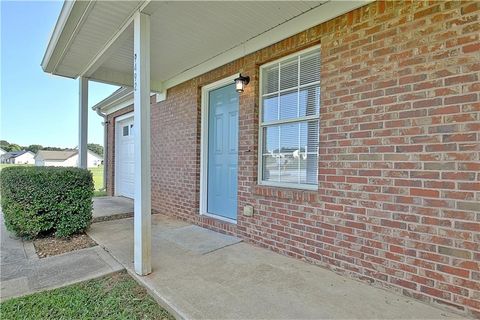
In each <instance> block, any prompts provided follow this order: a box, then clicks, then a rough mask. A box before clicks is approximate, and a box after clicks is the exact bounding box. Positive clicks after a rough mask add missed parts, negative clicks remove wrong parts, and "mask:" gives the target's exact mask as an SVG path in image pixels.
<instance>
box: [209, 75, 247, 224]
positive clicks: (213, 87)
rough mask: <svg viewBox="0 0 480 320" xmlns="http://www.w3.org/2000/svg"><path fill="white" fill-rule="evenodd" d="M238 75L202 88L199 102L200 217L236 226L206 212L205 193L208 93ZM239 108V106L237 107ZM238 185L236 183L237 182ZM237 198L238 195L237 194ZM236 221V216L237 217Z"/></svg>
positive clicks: (231, 80) (229, 82)
mask: <svg viewBox="0 0 480 320" xmlns="http://www.w3.org/2000/svg"><path fill="white" fill-rule="evenodd" d="M239 75H240V74H239V73H236V74H234V75H232V76H230V77H227V78H224V79H221V80H219V81H216V82H213V83H210V84H208V85H205V86H203V87H202V100H201V120H200V121H201V135H200V136H201V138H200V208H199V212H200V215H204V216H207V217H210V218H215V219H218V220H222V221H226V222H229V223H233V224H236V223H237V220H233V219H228V218H225V217H221V216H217V215H213V214H211V213H208V212H207V192H208V104H209V101H208V93H209V92H210V91H212V90H214V89H218V88H221V87H223V86H225V85H229V84H232V83H233V80H234V79H235V78H237V77H238V76H239ZM239 107H240V105H239ZM237 183H238V182H237ZM237 197H238V194H237ZM237 219H238V215H237Z"/></svg>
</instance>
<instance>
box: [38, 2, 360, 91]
mask: <svg viewBox="0 0 480 320" xmlns="http://www.w3.org/2000/svg"><path fill="white" fill-rule="evenodd" d="M366 2H369V1H368V0H367V1H361V0H358V1H341V2H332V1H273V2H262V1H248V2H233V1H232V2H213V1H200V2H194V1H188V2H183V1H179V2H162V1H158V2H157V1H152V2H149V1H96V2H84V1H74V2H65V4H64V7H63V8H62V12H61V14H60V17H59V20H58V22H57V25H56V27H55V30H54V33H53V35H52V38H51V40H50V43H49V45H48V48H47V50H46V53H45V56H44V59H43V61H42V67H43V69H44V71H45V72H48V73H52V74H56V75H60V76H64V77H70V78H76V77H78V76H84V77H88V78H90V79H91V80H96V81H100V82H107V83H112V84H118V85H123V86H131V84H132V79H133V72H132V70H133V23H132V16H133V14H134V13H135V12H136V11H138V10H139V11H141V12H144V13H148V14H150V16H151V56H152V59H151V71H150V72H151V83H152V91H163V89H165V88H168V87H171V86H173V85H175V84H178V83H180V82H182V81H184V80H187V79H189V78H191V77H194V76H196V75H198V74H200V73H203V72H206V71H208V69H213V68H215V67H217V66H220V65H222V64H224V63H228V62H230V61H233V60H234V59H237V58H239V57H241V56H243V55H245V54H248V53H251V52H253V51H255V50H258V49H260V48H262V47H265V46H268V45H270V44H273V43H275V42H277V41H279V40H281V39H283V38H286V37H288V36H290V35H293V34H295V33H297V32H300V31H302V30H304V29H307V28H309V27H311V26H313V25H315V24H318V23H321V22H322V20H323V21H325V20H328V19H331V18H333V17H335V16H337V15H339V14H342V13H345V12H347V11H350V10H352V9H354V8H356V7H359V6H361V5H363V4H365V3H366ZM214 60H215V63H213V61H214Z"/></svg>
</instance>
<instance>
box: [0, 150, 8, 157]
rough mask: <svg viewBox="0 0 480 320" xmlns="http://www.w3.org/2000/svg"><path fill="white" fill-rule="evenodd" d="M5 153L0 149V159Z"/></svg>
mask: <svg viewBox="0 0 480 320" xmlns="http://www.w3.org/2000/svg"><path fill="white" fill-rule="evenodd" d="M5 153H7V151H5V150H3V149H2V148H0V158H1V157H2V156H3V155H4V154H5Z"/></svg>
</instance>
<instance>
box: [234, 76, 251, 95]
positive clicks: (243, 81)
mask: <svg viewBox="0 0 480 320" xmlns="http://www.w3.org/2000/svg"><path fill="white" fill-rule="evenodd" d="M233 81H235V90H237V92H238V93H242V92H243V90H244V89H245V86H246V85H247V84H248V83H249V82H250V77H249V76H246V77H244V76H242V74H241V73H240V75H239V76H238V78H236V79H235V80H233Z"/></svg>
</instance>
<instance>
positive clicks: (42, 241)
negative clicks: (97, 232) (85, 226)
mask: <svg viewBox="0 0 480 320" xmlns="http://www.w3.org/2000/svg"><path fill="white" fill-rule="evenodd" d="M33 245H34V247H35V250H36V251H37V255H38V256H39V257H40V258H45V257H51V256H56V255H58V254H62V253H66V252H70V251H75V250H80V249H85V248H90V247H93V246H96V245H97V243H96V242H95V241H93V240H92V238H90V237H89V236H88V235H87V234H85V233H80V234H75V235H73V236H71V237H69V238H65V239H59V238H55V237H54V236H48V237H45V238H39V239H35V240H34V241H33Z"/></svg>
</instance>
